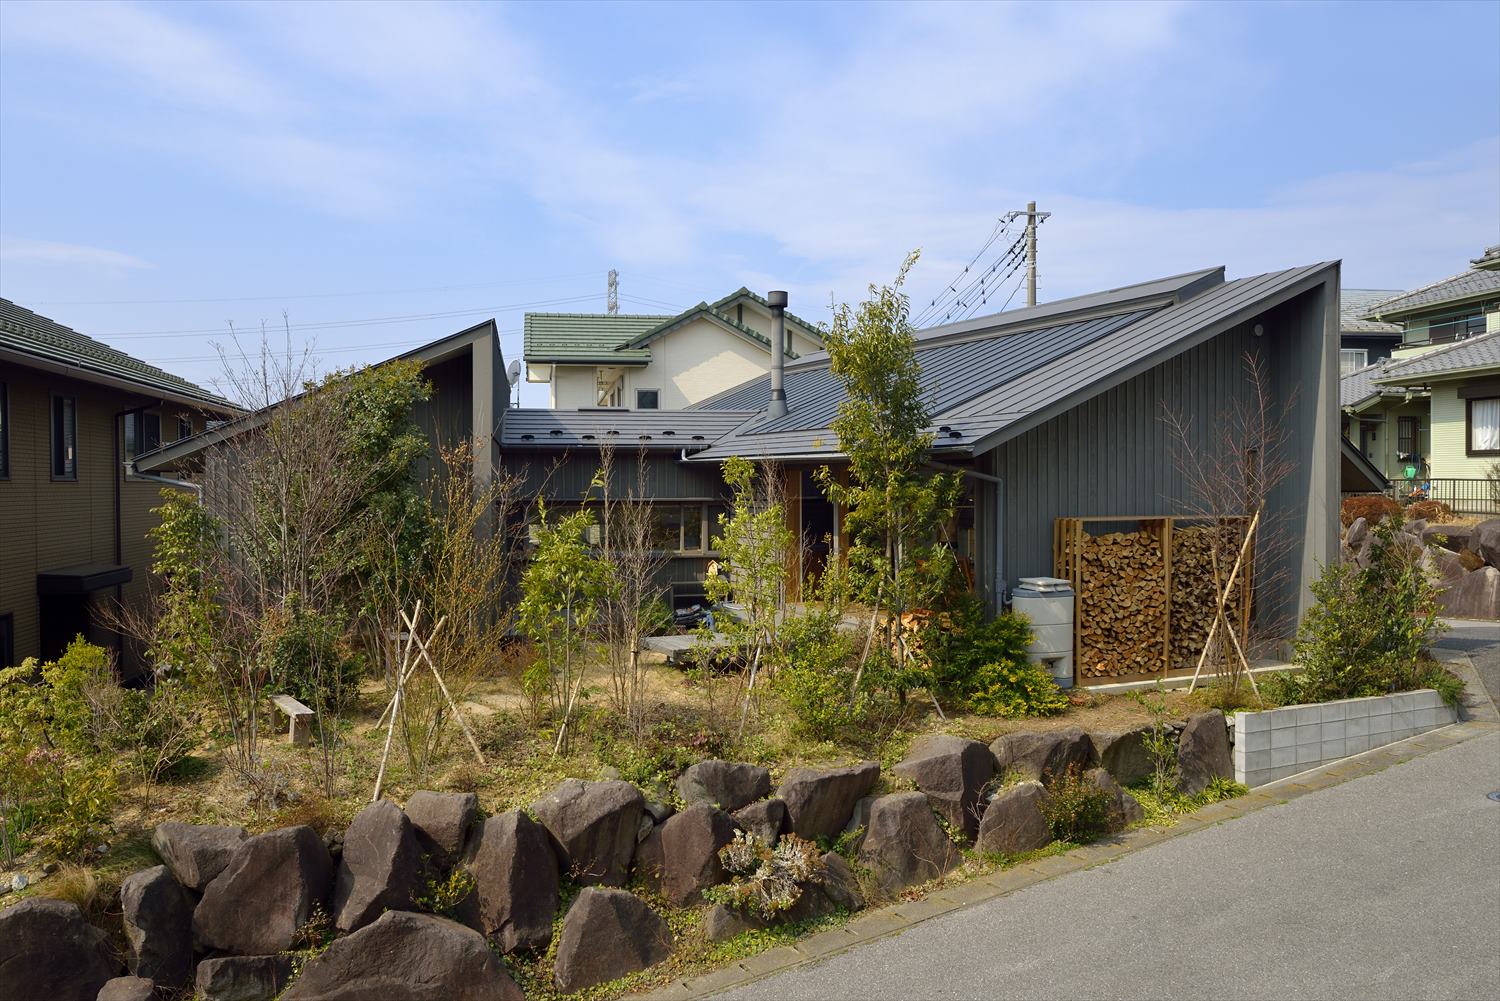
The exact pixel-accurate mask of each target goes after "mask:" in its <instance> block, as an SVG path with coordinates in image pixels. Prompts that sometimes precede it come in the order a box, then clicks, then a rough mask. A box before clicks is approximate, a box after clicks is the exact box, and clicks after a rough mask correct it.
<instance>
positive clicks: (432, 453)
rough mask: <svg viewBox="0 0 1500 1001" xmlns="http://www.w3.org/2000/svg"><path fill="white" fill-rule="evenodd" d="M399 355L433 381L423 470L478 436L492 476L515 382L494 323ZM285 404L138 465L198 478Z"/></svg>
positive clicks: (484, 475) (140, 459)
mask: <svg viewBox="0 0 1500 1001" xmlns="http://www.w3.org/2000/svg"><path fill="white" fill-rule="evenodd" d="M397 359H416V360H417V361H420V362H421V363H422V372H423V375H424V376H425V377H426V378H427V381H428V382H429V383H430V384H431V387H432V392H431V393H430V394H429V396H428V398H427V399H426V400H424V401H422V402H420V403H418V404H417V405H416V407H414V408H413V413H412V421H413V423H415V424H416V425H417V426H418V427H420V428H421V429H422V430H423V431H424V433H425V434H426V435H427V439H428V442H429V443H430V448H429V451H428V456H427V457H426V458H425V459H424V460H422V462H421V468H420V469H419V471H418V473H419V475H425V474H426V472H427V471H428V470H430V469H431V468H432V467H433V465H434V463H435V462H436V461H437V451H438V449H440V448H443V447H448V446H452V445H456V444H459V443H461V442H472V443H476V447H475V450H474V457H473V471H474V479H475V482H476V483H489V482H491V481H492V480H493V478H494V474H495V470H496V469H497V468H499V464H500V452H499V443H498V440H497V436H496V433H495V432H496V429H497V428H498V427H499V426H500V418H501V415H502V414H504V412H505V408H506V406H507V405H508V404H509V401H510V382H509V380H508V378H507V376H506V371H505V362H504V359H503V358H502V357H501V355H500V337H499V334H498V332H497V328H496V326H495V321H494V320H486V321H484V322H483V323H479V324H476V325H475V326H472V327H469V328H468V329H466V330H460V331H459V332H458V333H456V334H450V335H449V336H447V337H442V338H439V339H438V340H435V341H433V342H431V343H429V344H424V345H423V346H421V347H419V348H414V349H412V350H411V351H407V352H406V353H404V354H400V355H397V356H396V358H395V359H390V360H393V361H394V360H397ZM283 402H285V401H283ZM279 405H280V404H276V405H274V406H272V407H265V408H263V409H261V410H257V411H255V412H253V413H249V414H244V415H242V416H240V417H239V418H237V419H235V420H233V421H229V422H227V423H224V424H222V425H220V426H217V427H214V428H211V429H209V430H207V431H204V432H203V433H202V434H198V435H195V436H193V437H192V438H187V439H184V440H181V441H177V442H173V443H172V444H170V445H164V446H162V447H161V448H158V449H156V450H154V451H152V452H149V453H146V454H143V455H140V456H137V457H136V459H135V463H134V468H135V469H136V470H138V471H140V472H147V473H170V474H171V475H172V476H174V477H175V478H177V479H181V480H186V481H189V482H191V481H195V480H196V479H197V478H199V477H202V476H204V475H206V474H205V467H206V465H208V463H207V460H208V459H209V458H210V457H211V456H212V455H213V451H214V446H215V445H218V444H220V443H221V442H224V441H227V440H229V439H230V438H232V437H234V436H237V435H240V434H244V433H247V432H250V431H253V430H254V429H255V428H256V427H258V426H260V425H261V424H262V423H263V422H264V421H265V419H266V418H267V417H268V416H269V414H270V413H271V412H272V411H273V410H274V409H275V406H279Z"/></svg>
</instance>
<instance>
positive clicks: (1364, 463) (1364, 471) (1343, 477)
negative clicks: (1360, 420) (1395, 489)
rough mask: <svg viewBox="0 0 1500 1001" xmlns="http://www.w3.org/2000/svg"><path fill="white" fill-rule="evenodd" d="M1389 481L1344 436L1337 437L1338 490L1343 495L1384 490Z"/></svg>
mask: <svg viewBox="0 0 1500 1001" xmlns="http://www.w3.org/2000/svg"><path fill="white" fill-rule="evenodd" d="M1388 486H1390V481H1389V480H1387V479H1386V478H1385V474H1384V473H1382V472H1381V471H1380V470H1379V469H1377V468H1376V467H1375V464H1374V463H1373V462H1371V461H1370V460H1369V459H1368V458H1366V457H1365V454H1364V453H1363V452H1361V451H1360V450H1359V449H1357V448H1355V447H1354V443H1353V442H1351V441H1350V440H1349V439H1348V438H1347V437H1345V436H1344V435H1339V489H1340V490H1342V491H1344V492H1345V493H1353V492H1354V491H1356V490H1372V491H1373V490H1382V491H1383V490H1385V488H1386V487H1388Z"/></svg>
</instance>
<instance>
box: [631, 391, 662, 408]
mask: <svg viewBox="0 0 1500 1001" xmlns="http://www.w3.org/2000/svg"><path fill="white" fill-rule="evenodd" d="M660 407H661V390H659V389H637V390H636V391H635V409H637V410H657V409H660Z"/></svg>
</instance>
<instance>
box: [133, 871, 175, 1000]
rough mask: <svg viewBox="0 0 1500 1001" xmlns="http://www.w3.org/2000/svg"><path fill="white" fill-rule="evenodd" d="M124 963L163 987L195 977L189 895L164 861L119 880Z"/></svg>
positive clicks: (135, 972)
mask: <svg viewBox="0 0 1500 1001" xmlns="http://www.w3.org/2000/svg"><path fill="white" fill-rule="evenodd" d="M120 909H121V911H122V912H123V914H122V916H121V920H122V923H123V924H124V926H125V945H126V950H127V951H126V957H125V961H126V966H128V967H129V968H130V972H131V973H132V974H134V975H135V976H136V977H143V978H145V979H148V980H154V981H156V982H157V983H158V984H160V985H161V986H163V987H186V986H187V985H188V984H190V983H192V981H193V898H192V897H191V896H190V895H189V894H188V891H186V890H184V889H183V888H182V884H181V883H179V882H177V880H176V879H174V878H173V877H172V873H171V870H169V869H168V868H167V867H166V866H164V865H159V866H154V867H153V868H150V869H142V870H141V871H140V872H135V873H131V874H130V875H129V876H126V877H125V880H124V882H122V883H121V884H120Z"/></svg>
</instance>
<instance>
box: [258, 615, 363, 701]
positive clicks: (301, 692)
mask: <svg viewBox="0 0 1500 1001" xmlns="http://www.w3.org/2000/svg"><path fill="white" fill-rule="evenodd" d="M262 630H263V633H264V636H265V642H264V643H263V644H262V645H263V647H264V649H265V650H266V656H267V657H268V658H269V659H270V663H269V664H268V665H267V667H268V669H269V670H268V672H267V674H268V676H269V677H270V679H271V685H272V687H273V688H275V689H276V690H277V692H278V693H284V694H286V695H290V696H291V697H292V698H294V699H297V700H298V701H300V702H302V703H303V704H304V705H307V706H311V707H312V708H314V709H321V711H322V712H324V713H336V712H338V711H339V710H340V709H342V708H344V706H345V705H346V704H347V703H348V701H349V700H350V699H351V698H352V697H353V696H354V694H355V693H356V692H358V691H359V679H360V676H361V675H362V674H363V673H364V660H363V658H361V657H359V656H356V655H355V654H354V652H353V650H352V649H351V648H350V646H349V643H348V641H347V639H346V638H345V635H344V629H343V618H342V617H341V616H338V615H333V614H323V613H319V612H316V611H313V610H312V609H309V608H307V607H306V606H304V605H303V604H302V603H301V602H300V601H299V600H297V599H296V597H295V596H293V597H292V598H290V599H288V600H287V601H286V602H285V603H283V605H282V606H281V607H279V608H277V609H276V610H275V611H274V612H273V613H272V614H271V615H269V616H268V617H267V618H266V621H265V623H264V624H263V626H262Z"/></svg>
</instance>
